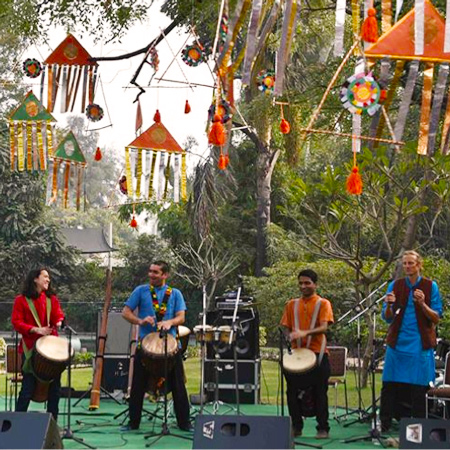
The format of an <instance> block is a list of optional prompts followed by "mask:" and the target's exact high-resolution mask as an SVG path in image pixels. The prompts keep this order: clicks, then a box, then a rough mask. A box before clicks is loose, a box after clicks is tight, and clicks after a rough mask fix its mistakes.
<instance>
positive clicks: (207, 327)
mask: <svg viewBox="0 0 450 450" xmlns="http://www.w3.org/2000/svg"><path fill="white" fill-rule="evenodd" d="M212 330H213V327H212V326H211V325H205V326H203V325H195V327H194V333H195V334H197V333H202V332H205V333H208V332H209V333H211V332H212Z"/></svg>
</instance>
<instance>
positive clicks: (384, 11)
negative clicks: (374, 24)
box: [381, 0, 392, 34]
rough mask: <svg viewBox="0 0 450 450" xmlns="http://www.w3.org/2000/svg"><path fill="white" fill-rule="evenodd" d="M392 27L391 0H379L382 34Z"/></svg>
mask: <svg viewBox="0 0 450 450" xmlns="http://www.w3.org/2000/svg"><path fill="white" fill-rule="evenodd" d="M391 27H392V0H382V1H381V32H382V33H383V34H384V33H386V32H388V31H389V30H390V29H391Z"/></svg>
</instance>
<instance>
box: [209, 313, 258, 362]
mask: <svg viewBox="0 0 450 450" xmlns="http://www.w3.org/2000/svg"><path fill="white" fill-rule="evenodd" d="M237 321H238V323H239V325H240V326H239V330H238V332H237V334H236V343H235V344H234V345H236V353H237V358H238V359H257V358H259V315H258V312H257V311H256V310H255V309H253V308H251V309H242V310H238V313H237ZM232 322H233V311H232V310H216V311H208V312H207V313H206V323H207V324H208V325H212V326H215V327H219V326H222V325H228V326H231V324H232ZM216 353H217V354H218V355H219V357H220V358H221V359H234V356H233V346H231V345H229V344H228V343H227V342H218V343H212V342H208V343H207V346H206V357H207V358H208V359H214V356H215V354H216Z"/></svg>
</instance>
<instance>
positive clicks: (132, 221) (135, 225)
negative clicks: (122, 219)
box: [130, 203, 138, 229]
mask: <svg viewBox="0 0 450 450" xmlns="http://www.w3.org/2000/svg"><path fill="white" fill-rule="evenodd" d="M135 214H136V205H135V204H134V203H133V217H132V218H131V220H130V227H131V228H134V229H137V227H138V223H137V220H136V216H135Z"/></svg>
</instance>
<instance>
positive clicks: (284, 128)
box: [280, 119, 291, 134]
mask: <svg viewBox="0 0 450 450" xmlns="http://www.w3.org/2000/svg"><path fill="white" fill-rule="evenodd" d="M280 130H281V132H282V133H283V134H288V133H289V132H290V131H291V125H290V124H289V122H288V121H287V120H286V119H281V123H280Z"/></svg>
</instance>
